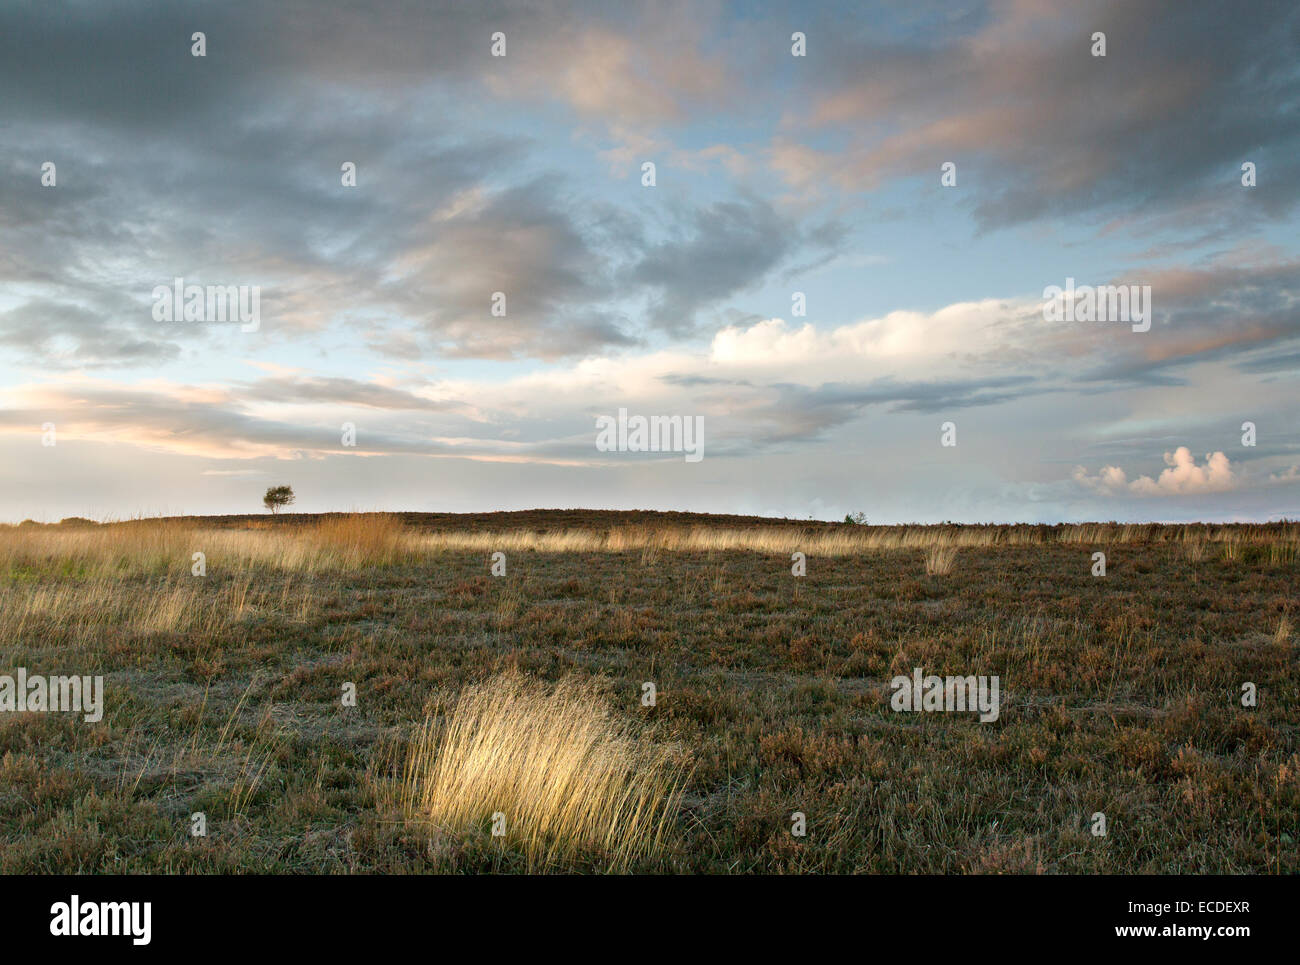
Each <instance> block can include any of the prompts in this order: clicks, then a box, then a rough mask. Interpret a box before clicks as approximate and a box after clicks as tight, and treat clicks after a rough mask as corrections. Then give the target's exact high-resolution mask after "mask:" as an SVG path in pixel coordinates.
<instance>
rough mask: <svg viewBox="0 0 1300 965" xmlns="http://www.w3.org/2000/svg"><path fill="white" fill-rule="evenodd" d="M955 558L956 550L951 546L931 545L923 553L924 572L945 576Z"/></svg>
mask: <svg viewBox="0 0 1300 965" xmlns="http://www.w3.org/2000/svg"><path fill="white" fill-rule="evenodd" d="M956 559H957V550H956V549H955V548H954V547H951V546H933V547H931V548H930V549H929V550H927V551H926V554H925V572H926V573H927V574H929V575H930V576H947V575H948V574H949V573H951V572H952V564H953V562H954V561H955V560H956Z"/></svg>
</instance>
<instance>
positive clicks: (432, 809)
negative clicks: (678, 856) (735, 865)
mask: <svg viewBox="0 0 1300 965" xmlns="http://www.w3.org/2000/svg"><path fill="white" fill-rule="evenodd" d="M600 708H601V700H600V697H599V695H598V694H597V693H596V692H595V691H594V690H593V689H592V688H591V687H590V685H583V684H580V683H578V682H575V681H573V680H571V679H570V680H565V681H562V682H560V683H559V684H557V685H556V686H555V688H554V689H553V690H551V691H547V690H546V689H545V688H543V687H541V686H540V685H538V684H535V683H530V682H529V681H527V680H526V679H525V678H524V677H522V676H521V675H519V674H516V673H509V674H505V675H502V676H499V677H496V678H493V679H492V680H490V681H488V682H487V683H484V684H481V685H478V686H475V687H470V688H467V689H466V690H465V691H463V692H462V693H461V695H460V697H459V698H458V699H457V700H456V702H455V703H454V704H453V705H452V706H451V707H450V709H449V710H448V712H447V713H446V715H445V717H444V718H443V719H442V720H441V721H438V720H435V719H432V718H431V719H430V720H428V721H426V723H425V725H424V726H423V727H422V728H421V730H420V731H419V733H418V734H417V735H416V737H415V739H414V740H413V741H412V743H411V746H410V751H409V755H408V758H407V763H406V774H405V779H404V784H403V795H402V805H403V810H404V811H405V814H406V817H407V819H408V820H409V821H412V822H414V823H416V824H419V825H425V826H428V827H430V828H435V829H439V830H442V831H444V832H447V833H451V834H465V833H481V834H487V833H489V830H490V828H491V824H492V816H493V814H494V813H500V814H501V815H503V816H504V819H505V835H504V840H505V843H506V844H507V845H509V846H513V847H515V848H518V849H519V850H521V851H522V852H523V854H524V855H525V856H526V858H527V861H528V864H529V866H530V867H533V868H539V867H553V866H556V865H557V864H562V863H564V862H566V861H570V860H572V859H574V858H577V857H580V856H583V855H593V856H597V857H599V858H601V859H603V860H604V862H605V863H606V866H607V867H608V868H609V869H610V870H621V869H624V868H626V867H628V866H629V865H630V864H631V863H633V862H634V861H637V860H640V859H644V858H647V857H652V856H654V855H655V854H656V853H657V852H658V851H659V850H660V849H661V847H662V846H663V842H664V835H665V832H666V831H667V829H668V828H669V826H670V825H671V823H672V821H673V820H674V815H675V813H676V810H677V805H678V802H679V800H680V797H681V791H682V786H683V778H684V775H683V773H682V769H681V767H680V765H679V764H678V763H677V761H676V758H675V757H674V756H673V754H672V753H671V752H670V751H669V750H668V749H667V748H665V747H664V746H662V745H659V744H657V743H655V742H654V741H652V740H651V739H650V738H649V737H648V736H646V735H645V734H644V733H643V732H641V731H640V729H639V728H637V727H635V726H633V725H632V724H631V722H628V721H622V720H618V719H616V718H614V717H611V716H609V715H608V714H606V713H604V712H602V710H601V709H600Z"/></svg>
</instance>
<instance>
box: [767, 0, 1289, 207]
mask: <svg viewBox="0 0 1300 965" xmlns="http://www.w3.org/2000/svg"><path fill="white" fill-rule="evenodd" d="M815 22H816V30H817V53H816V56H817V58H818V64H819V69H817V70H816V71H808V72H807V73H806V74H805V75H804V83H805V84H806V87H805V91H806V94H805V97H806V99H807V105H808V106H807V107H805V108H804V109H802V110H799V111H791V115H790V116H791V118H792V134H793V133H795V132H798V133H803V132H807V131H813V132H817V133H821V134H833V135H834V137H835V138H836V139H838V140H839V141H841V142H842V143H843V144H844V146H845V148H846V151H845V152H843V153H833V154H827V155H825V156H824V158H823V160H822V163H821V165H820V170H819V173H820V174H821V175H823V176H826V177H830V178H833V179H835V180H836V181H837V182H838V183H840V184H842V185H844V186H846V187H856V188H859V189H874V188H875V187H877V186H878V185H879V184H880V183H881V182H882V180H883V179H886V178H894V177H899V176H919V177H924V178H926V179H933V183H935V184H937V183H938V171H939V165H940V164H941V163H942V162H944V161H953V162H955V163H956V164H957V165H958V171H959V182H958V183H959V185H960V186H961V190H962V192H963V193H964V194H965V195H966V196H967V197H970V198H972V199H973V201H972V202H971V203H972V204H973V213H974V215H975V217H976V218H977V219H978V221H979V222H980V223H981V224H982V225H983V226H984V227H987V228H991V227H997V226H1002V225H1008V224H1015V223H1018V222H1024V221H1029V220H1033V219H1037V218H1042V217H1047V216H1065V217H1072V218H1082V219H1085V220H1087V221H1089V222H1093V223H1096V222H1098V221H1100V220H1101V219H1103V218H1108V219H1115V220H1116V221H1117V222H1118V224H1119V226H1120V227H1122V228H1125V229H1126V230H1129V231H1132V230H1140V228H1141V225H1140V224H1136V223H1134V220H1133V219H1135V218H1141V219H1154V220H1152V222H1151V225H1152V226H1158V227H1164V228H1168V227H1176V226H1177V225H1176V221H1171V220H1170V215H1171V213H1175V212H1179V211H1183V212H1186V215H1185V218H1184V223H1183V224H1182V226H1181V227H1182V228H1184V229H1185V230H1194V231H1196V232H1202V231H1204V229H1205V227H1206V225H1207V223H1208V224H1213V225H1216V226H1218V227H1219V230H1220V231H1224V230H1226V229H1227V227H1228V226H1235V228H1236V229H1237V230H1241V229H1243V228H1246V227H1250V226H1253V225H1258V224H1259V223H1260V222H1267V221H1270V220H1274V219H1280V218H1283V217H1286V216H1287V215H1288V213H1289V212H1290V211H1292V210H1293V208H1294V205H1295V203H1296V200H1297V198H1300V151H1298V150H1297V148H1300V110H1297V105H1300V62H1298V61H1297V59H1296V56H1295V51H1296V50H1297V49H1300V6H1297V5H1296V4H1295V3H1293V2H1291V0H1264V2H1260V3H1256V4H1252V5H1251V6H1250V8H1249V12H1248V13H1247V12H1246V11H1244V10H1243V9H1242V8H1241V7H1238V6H1234V5H1232V4H1224V3H1219V2H1215V0H1084V2H1077V3H1071V4H1068V5H1061V4H1050V3H1042V4H1040V3H1015V4H1013V3H990V4H987V5H986V6H985V7H984V8H983V10H982V11H980V12H979V13H978V15H970V14H969V13H968V14H967V15H964V16H961V17H958V18H956V19H955V20H954V21H953V22H950V23H948V24H945V25H943V26H942V27H938V26H937V25H936V29H935V30H934V31H933V32H932V33H931V34H930V35H929V36H928V37H927V38H926V39H919V38H918V37H917V36H916V35H915V33H913V32H906V31H904V32H899V31H890V30H881V29H880V25H879V23H878V22H877V21H876V20H875V19H874V18H867V17H858V18H846V17H843V15H842V11H838V10H837V11H836V12H835V13H833V14H825V15H823V16H821V17H820V18H817V19H816V21H815ZM811 29H812V28H810V31H811ZM1094 31H1101V32H1104V33H1105V34H1106V40H1107V55H1106V57H1104V58H1100V57H1093V56H1092V55H1091V53H1090V49H1089V48H1090V46H1091V40H1090V38H1091V35H1092V34H1093V32H1094ZM810 35H811V33H810ZM810 56H811V55H810ZM1248 160H1249V161H1254V162H1255V163H1256V164H1257V165H1258V167H1259V172H1260V174H1259V177H1260V181H1259V187H1257V188H1255V189H1251V190H1246V189H1242V188H1241V186H1240V182H1239V178H1240V174H1241V172H1240V165H1241V163H1242V162H1243V161H1248Z"/></svg>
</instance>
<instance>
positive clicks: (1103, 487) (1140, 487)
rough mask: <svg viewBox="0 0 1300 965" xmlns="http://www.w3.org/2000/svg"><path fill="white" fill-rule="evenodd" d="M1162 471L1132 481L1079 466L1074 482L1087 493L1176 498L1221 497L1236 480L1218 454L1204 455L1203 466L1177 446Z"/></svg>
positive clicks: (1120, 473)
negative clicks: (1088, 470) (1084, 487)
mask: <svg viewBox="0 0 1300 965" xmlns="http://www.w3.org/2000/svg"><path fill="white" fill-rule="evenodd" d="M1165 465H1166V467H1167V468H1166V469H1165V470H1164V471H1163V472H1162V473H1160V475H1159V476H1158V477H1157V478H1155V479H1152V478H1151V477H1150V476H1139V477H1138V478H1137V479H1134V480H1132V481H1130V480H1129V478H1128V474H1127V473H1126V472H1125V471H1124V470H1123V469H1121V468H1120V467H1119V466H1105V467H1103V468H1102V470H1101V472H1099V473H1098V474H1097V475H1095V476H1090V475H1088V472H1087V470H1086V469H1084V468H1083V467H1082V466H1079V467H1078V468H1077V469H1075V471H1074V478H1075V480H1077V481H1078V482H1079V483H1080V484H1082V485H1084V486H1086V487H1088V488H1089V489H1092V490H1095V491H1098V492H1105V493H1120V492H1129V493H1133V494H1136V495H1139V496H1178V495H1191V494H1196V493H1222V492H1227V491H1228V490H1231V489H1235V488H1236V487H1237V484H1238V482H1239V478H1238V477H1237V476H1236V474H1234V473H1233V471H1232V464H1231V460H1229V459H1228V457H1227V456H1226V455H1224V454H1223V453H1222V452H1215V453H1212V454H1207V455H1206V457H1205V465H1203V466H1202V465H1198V464H1197V462H1196V459H1195V457H1194V456H1193V455H1192V452H1191V450H1190V449H1188V448H1187V447H1186V446H1179V447H1178V448H1177V449H1175V450H1174V451H1173V452H1166V453H1165Z"/></svg>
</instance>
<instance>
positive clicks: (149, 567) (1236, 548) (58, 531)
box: [0, 513, 1300, 578]
mask: <svg viewBox="0 0 1300 965" xmlns="http://www.w3.org/2000/svg"><path fill="white" fill-rule="evenodd" d="M417 518H418V517H417ZM1053 543H1064V544H1069V545H1086V546H1104V545H1112V544H1121V545H1152V544H1161V543H1174V544H1177V545H1179V546H1180V548H1181V551H1182V553H1183V555H1184V558H1185V559H1188V560H1190V561H1193V562H1197V561H1199V560H1201V559H1202V558H1203V557H1204V555H1205V553H1206V552H1207V548H1208V547H1209V546H1211V545H1216V546H1219V547H1221V550H1220V552H1221V553H1222V557H1223V558H1224V559H1225V560H1227V561H1229V562H1232V561H1235V560H1236V559H1238V558H1239V556H1240V555H1241V551H1242V548H1243V547H1248V546H1264V547H1267V553H1268V558H1269V561H1270V563H1271V564H1272V565H1286V564H1289V563H1290V562H1291V561H1292V560H1294V559H1295V558H1296V555H1297V547H1298V546H1300V526H1298V525H1297V524H1295V523H1285V522H1284V523H1275V524H1268V525H1222V526H1220V525H1210V524H1195V525H1186V526H1161V525H1157V524H1141V525H1137V524H1122V525H1121V524H1117V523H1081V524H1075V525H1060V526H1041V525H1027V524H1018V525H1008V526H1001V525H980V526H961V525H955V524H944V525H938V526H864V525H854V524H827V523H812V522H810V523H808V524H807V525H798V524H791V523H790V522H784V523H781V522H777V521H773V522H765V521H762V520H757V519H756V520H754V521H753V522H752V523H750V524H748V525H699V524H696V525H690V526H686V525H680V524H673V523H659V524H656V525H640V524H638V525H620V526H612V527H605V528H599V527H595V526H590V525H588V526H578V527H570V528H564V529H558V530H539V529H536V528H532V527H529V526H527V525H517V526H515V527H512V528H508V529H468V528H466V529H436V530H432V531H431V530H429V529H425V528H423V527H421V526H419V525H418V524H417V525H409V524H408V523H407V522H404V521H403V519H402V518H401V517H399V516H398V515H396V514H389V513H350V514H342V513H335V514H328V515H324V516H320V517H304V518H302V519H301V520H294V519H293V517H282V518H281V519H279V520H275V521H272V520H269V519H248V520H241V521H239V522H238V523H236V524H234V525H225V526H221V527H220V528H217V527H214V526H213V525H212V524H211V522H208V521H197V522H191V521H188V520H181V519H150V520H137V521H131V522H124V523H110V524H103V525H94V524H88V525H78V526H54V525H51V526H38V525H25V526H20V527H15V526H0V571H4V570H8V571H9V572H10V573H11V574H12V573H13V572H14V571H15V570H19V571H21V570H23V569H36V570H49V569H51V568H55V569H61V570H62V571H63V572H64V574H65V575H75V576H78V577H87V576H91V577H94V576H103V577H114V578H116V577H119V576H121V575H122V574H124V573H153V574H169V575H182V574H185V573H188V571H189V568H190V566H191V560H192V557H193V554H194V553H195V552H203V553H204V554H205V555H206V557H207V559H208V562H209V565H217V564H219V565H220V566H221V568H222V570H223V572H225V573H227V574H244V575H246V574H248V573H250V572H251V571H253V570H257V569H267V568H270V569H275V570H281V571H285V570H287V571H297V572H301V573H303V574H304V575H311V574H314V573H318V572H332V573H338V572H345V571H352V570H355V569H358V568H361V567H370V566H391V565H396V564H399V563H402V562H406V561H408V560H409V559H411V558H413V557H421V556H435V555H444V554H447V553H457V552H466V551H472V552H481V553H483V554H484V555H485V556H486V555H487V554H490V553H494V552H497V551H502V552H505V553H512V552H540V553H630V552H635V553H639V554H640V555H641V559H642V561H643V563H645V564H646V565H647V566H652V565H654V563H655V561H656V560H657V559H658V558H659V556H660V554H661V553H677V552H709V553H725V552H736V551H740V552H757V553H770V554H779V555H782V556H788V555H789V554H790V553H792V552H795V551H799V552H803V553H806V554H808V555H809V556H821V557H838V556H854V555H862V554H870V553H880V552H890V551H905V550H913V551H914V550H922V551H926V552H930V551H932V550H936V549H978V548H985V547H998V546H1023V547H1034V546H1046V545H1050V544H1053Z"/></svg>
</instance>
